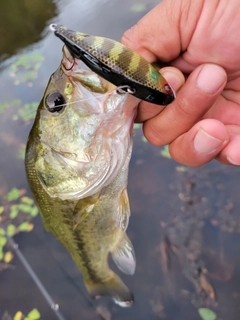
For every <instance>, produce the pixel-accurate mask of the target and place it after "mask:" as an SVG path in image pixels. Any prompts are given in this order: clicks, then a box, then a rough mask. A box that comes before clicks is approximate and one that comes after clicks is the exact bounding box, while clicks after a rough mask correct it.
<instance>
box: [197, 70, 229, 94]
mask: <svg viewBox="0 0 240 320" xmlns="http://www.w3.org/2000/svg"><path fill="white" fill-rule="evenodd" d="M225 81H226V73H225V72H224V70H223V69H222V68H221V67H219V66H217V65H214V64H205V65H204V66H203V68H202V70H201V71H200V73H199V75H198V78H197V85H198V87H199V88H200V89H202V90H203V91H205V92H208V93H211V94H214V93H215V92H217V91H218V89H219V88H220V87H221V86H222V85H223V84H224V82H225Z"/></svg>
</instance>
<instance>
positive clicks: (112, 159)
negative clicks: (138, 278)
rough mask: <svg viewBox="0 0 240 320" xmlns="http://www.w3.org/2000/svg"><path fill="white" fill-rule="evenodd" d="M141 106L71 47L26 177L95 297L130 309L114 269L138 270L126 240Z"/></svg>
mask: <svg viewBox="0 0 240 320" xmlns="http://www.w3.org/2000/svg"><path fill="white" fill-rule="evenodd" d="M138 102H139V99H137V98H136V97H134V96H132V95H129V94H127V93H123V94H119V93H118V92H117V90H116V87H115V86H114V85H112V84H111V83H109V82H108V81H106V80H104V79H103V78H101V77H99V76H98V75H97V74H96V73H94V72H92V71H87V70H83V69H81V68H80V67H79V65H78V61H77V59H76V58H73V57H72V55H71V54H70V53H69V51H68V49H67V48H66V47H64V48H63V58H62V61H61V64H60V66H59V68H58V69H57V70H56V72H55V73H53V75H52V76H51V78H50V80H49V83H48V86H47V88H46V91H45V93H44V96H43V99H42V101H41V103H40V105H39V107H38V110H37V114H36V118H35V121H34V124H33V127H32V129H31V132H30V134H29V138H28V143H27V148H26V158H25V165H26V172H27V178H28V181H29V185H30V188H31V190H32V193H33V196H34V199H35V202H36V204H37V205H38V207H39V210H40V213H41V216H42V219H43V223H44V226H45V229H46V230H47V231H50V232H52V233H53V235H54V236H55V237H56V238H57V239H58V240H59V241H60V242H61V243H62V244H63V245H64V246H65V247H66V248H67V250H68V251H69V252H70V254H71V256H72V258H73V260H74V261H75V263H76V264H77V266H78V267H79V269H80V270H81V273H82V276H83V281H84V284H85V286H86V288H87V290H88V292H89V294H90V295H91V296H92V297H94V298H95V297H98V296H110V297H112V298H113V299H114V301H115V302H116V303H118V304H120V305H121V306H129V305H131V304H132V302H133V295H132V293H131V292H130V290H129V289H128V288H127V286H126V285H125V284H124V283H123V281H122V280H121V279H120V278H119V277H118V276H117V275H116V274H115V273H114V272H113V271H112V270H111V269H110V268H109V265H108V255H109V253H111V255H112V258H113V260H114V261H115V263H116V265H117V266H118V268H119V269H120V270H121V271H123V272H125V273H127V274H133V273H134V271H135V254H134V249H133V246H132V244H131V242H130V240H129V238H128V237H127V235H126V232H125V231H126V229H127V226H128V221H129V216H130V207H129V200H128V195H127V177H128V165H129V160H130V157H131V150H132V127H133V121H134V117H135V114H136V106H137V104H138Z"/></svg>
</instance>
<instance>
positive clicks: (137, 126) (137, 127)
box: [133, 123, 141, 129]
mask: <svg viewBox="0 0 240 320" xmlns="http://www.w3.org/2000/svg"><path fill="white" fill-rule="evenodd" d="M139 128H141V124H140V123H134V125H133V129H139Z"/></svg>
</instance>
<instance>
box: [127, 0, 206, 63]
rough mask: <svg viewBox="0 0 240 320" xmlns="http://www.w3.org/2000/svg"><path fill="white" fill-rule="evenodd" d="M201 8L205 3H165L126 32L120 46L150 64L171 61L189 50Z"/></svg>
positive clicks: (171, 1) (165, 1)
mask: <svg viewBox="0 0 240 320" xmlns="http://www.w3.org/2000/svg"><path fill="white" fill-rule="evenodd" d="M201 6H202V1H191V0H182V1H175V0H163V1H162V2H160V4H159V5H157V6H156V7H155V8H153V9H152V10H151V11H149V12H148V13H147V14H146V15H145V16H144V17H143V18H142V19H141V20H139V21H138V23H137V24H136V25H134V26H133V27H132V28H131V29H129V30H127V31H126V32H125V33H124V34H123V36H122V39H121V42H122V43H123V44H125V45H126V46H127V47H129V48H131V49H133V50H134V51H136V52H138V53H139V54H140V55H142V56H143V57H144V58H145V59H147V60H148V61H149V62H153V61H155V60H157V59H159V60H161V61H164V62H168V61H171V60H173V59H175V58H176V57H178V56H179V55H180V53H181V52H182V51H184V50H185V49H186V48H187V46H188V44H189V42H190V39H191V36H192V34H193V31H194V29H195V26H196V22H197V20H198V17H199V15H200V13H201ZM173 8H174V9H173ZM186 19H187V20H186ZM186 21H187V28H186ZM184 25H185V28H184ZM183 39H184V41H182V40H183Z"/></svg>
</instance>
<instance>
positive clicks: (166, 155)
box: [160, 146, 172, 159]
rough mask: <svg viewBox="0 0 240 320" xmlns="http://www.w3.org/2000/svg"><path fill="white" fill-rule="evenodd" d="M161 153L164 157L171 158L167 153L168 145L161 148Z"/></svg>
mask: <svg viewBox="0 0 240 320" xmlns="http://www.w3.org/2000/svg"><path fill="white" fill-rule="evenodd" d="M160 153H161V155H162V156H163V157H165V158H168V159H171V158H172V157H171V155H170V153H169V149H168V146H164V147H163V149H162V150H161V152H160Z"/></svg>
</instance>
